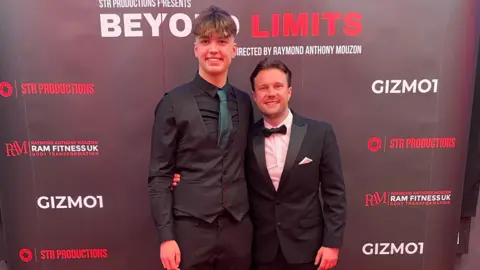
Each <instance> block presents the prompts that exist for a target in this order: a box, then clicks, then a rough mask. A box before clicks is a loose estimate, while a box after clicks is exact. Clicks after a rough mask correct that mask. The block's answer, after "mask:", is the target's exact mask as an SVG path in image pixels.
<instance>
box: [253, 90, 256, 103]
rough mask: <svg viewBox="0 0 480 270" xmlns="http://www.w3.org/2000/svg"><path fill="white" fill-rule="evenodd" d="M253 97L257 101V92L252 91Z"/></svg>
mask: <svg viewBox="0 0 480 270" xmlns="http://www.w3.org/2000/svg"><path fill="white" fill-rule="evenodd" d="M252 98H253V101H255V102H257V92H255V91H252Z"/></svg>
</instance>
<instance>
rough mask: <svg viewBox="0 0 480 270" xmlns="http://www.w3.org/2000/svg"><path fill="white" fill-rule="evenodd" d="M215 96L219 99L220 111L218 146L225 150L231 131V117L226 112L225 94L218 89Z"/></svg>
mask: <svg viewBox="0 0 480 270" xmlns="http://www.w3.org/2000/svg"><path fill="white" fill-rule="evenodd" d="M217 95H218V97H219V98H220V108H219V109H220V110H219V114H218V146H220V148H222V149H225V148H227V143H228V138H229V137H230V132H231V131H232V117H231V116H230V112H229V111H228V103H227V93H226V92H225V91H224V90H222V89H219V90H218V91H217Z"/></svg>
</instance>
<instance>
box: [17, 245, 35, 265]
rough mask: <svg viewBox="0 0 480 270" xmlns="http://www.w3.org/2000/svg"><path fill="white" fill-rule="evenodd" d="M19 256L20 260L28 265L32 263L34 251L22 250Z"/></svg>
mask: <svg viewBox="0 0 480 270" xmlns="http://www.w3.org/2000/svg"><path fill="white" fill-rule="evenodd" d="M18 254H19V256H20V259H21V260H22V261H24V262H26V263H28V262H30V261H32V259H33V254H32V251H30V250H29V249H27V248H23V249H21V250H20V252H19V253H18Z"/></svg>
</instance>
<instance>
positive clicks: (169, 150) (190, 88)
mask: <svg viewBox="0 0 480 270" xmlns="http://www.w3.org/2000/svg"><path fill="white" fill-rule="evenodd" d="M231 87H232V88H233V91H234V92H235V95H236V100H237V107H238V114H239V123H238V126H237V128H236V129H234V131H233V133H232V134H231V136H230V139H229V142H228V148H227V150H226V151H222V149H220V148H219V146H217V140H216V138H212V136H209V134H208V132H207V129H206V127H205V124H204V122H203V120H202V116H201V113H200V110H199V108H198V105H197V102H196V100H195V93H197V94H198V92H196V91H202V89H198V88H199V86H198V83H197V84H195V82H194V81H192V82H189V83H186V84H184V85H181V86H179V87H177V88H175V89H173V90H172V91H170V92H169V93H168V94H167V95H165V96H164V97H163V98H162V100H161V101H160V102H159V104H158V105H157V108H156V117H155V123H154V128H153V134H152V152H151V161H150V169H149V185H148V187H149V194H150V204H151V210H152V216H153V219H154V221H155V224H156V227H157V230H158V235H159V241H160V242H163V241H167V240H174V239H175V235H174V232H175V230H174V219H175V217H177V216H190V217H195V218H197V219H200V220H203V221H206V222H213V221H214V220H215V218H216V217H217V216H218V215H221V214H225V213H230V214H231V215H232V216H233V217H234V218H235V219H237V220H241V219H242V218H243V216H244V215H245V214H247V212H248V197H247V185H246V181H245V165H244V162H245V151H246V146H247V136H248V130H249V127H250V126H251V123H252V120H251V119H252V103H251V101H250V98H249V96H248V95H247V94H246V93H245V92H242V91H241V90H239V89H237V88H235V87H234V86H231ZM174 173H178V174H180V175H181V181H180V182H179V183H178V185H177V186H176V187H175V188H174V190H173V191H172V190H171V189H170V186H171V184H172V182H173V174H174Z"/></svg>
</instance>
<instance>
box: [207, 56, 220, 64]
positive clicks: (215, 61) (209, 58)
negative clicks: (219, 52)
mask: <svg viewBox="0 0 480 270" xmlns="http://www.w3.org/2000/svg"><path fill="white" fill-rule="evenodd" d="M206 61H207V62H210V63H218V62H221V61H223V58H221V57H207V58H206Z"/></svg>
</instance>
